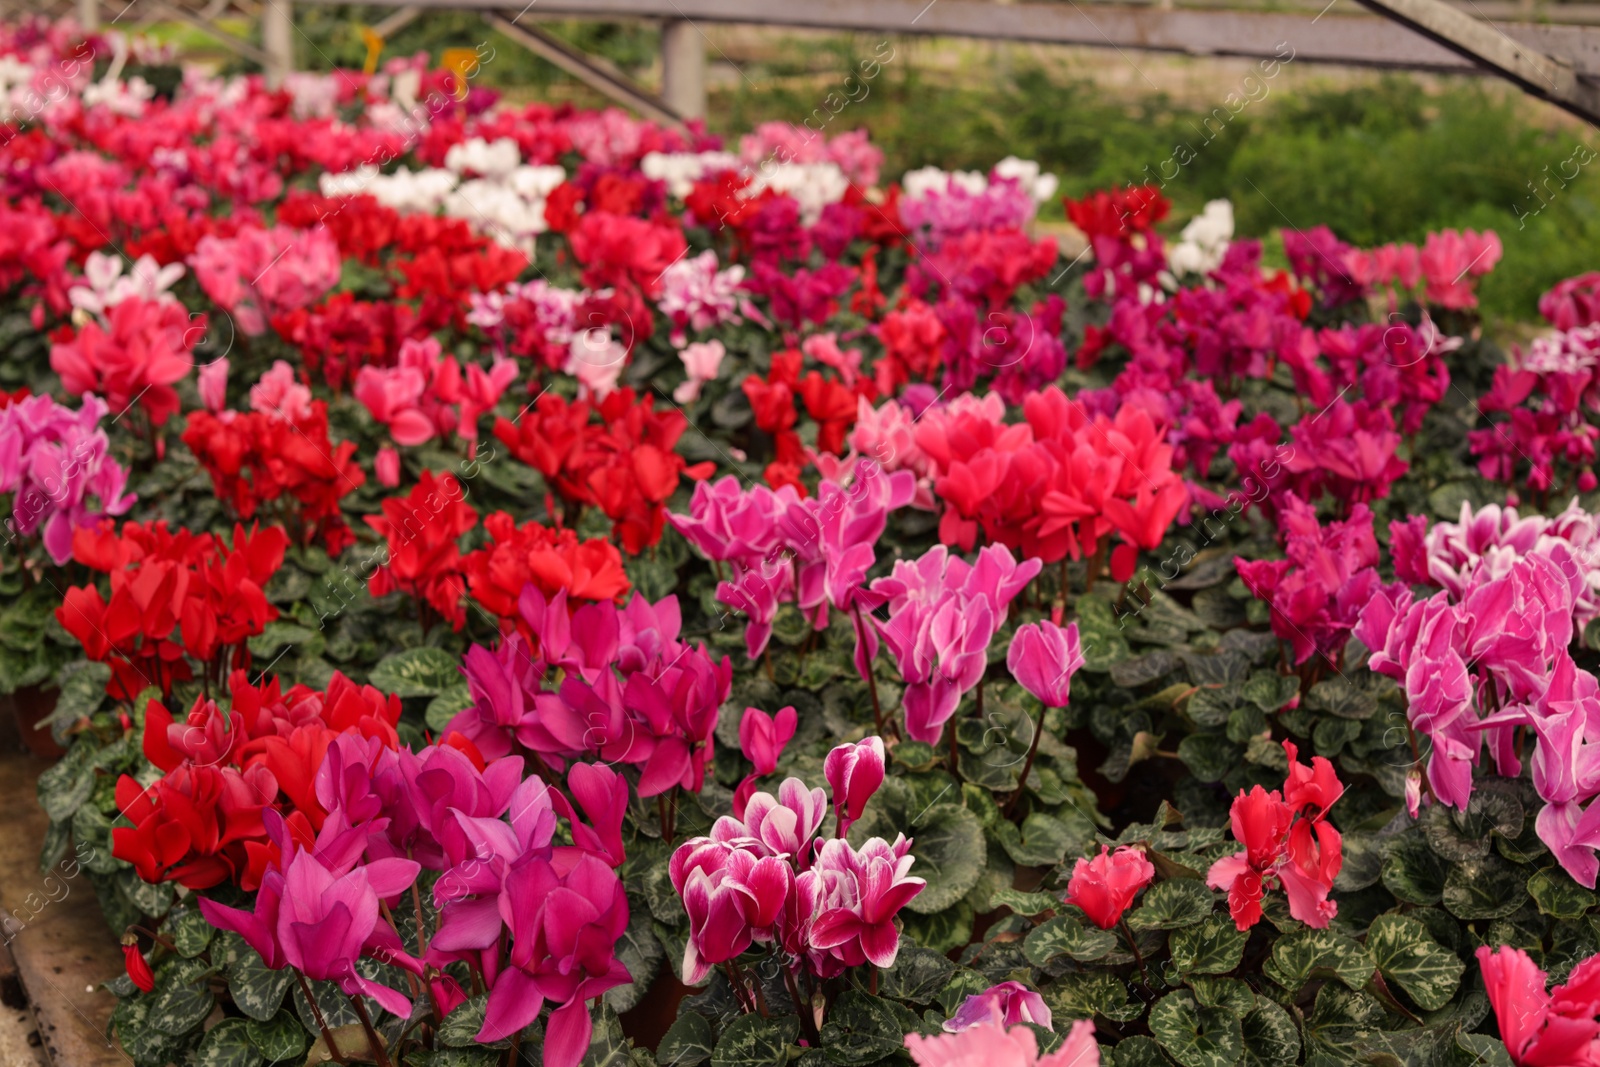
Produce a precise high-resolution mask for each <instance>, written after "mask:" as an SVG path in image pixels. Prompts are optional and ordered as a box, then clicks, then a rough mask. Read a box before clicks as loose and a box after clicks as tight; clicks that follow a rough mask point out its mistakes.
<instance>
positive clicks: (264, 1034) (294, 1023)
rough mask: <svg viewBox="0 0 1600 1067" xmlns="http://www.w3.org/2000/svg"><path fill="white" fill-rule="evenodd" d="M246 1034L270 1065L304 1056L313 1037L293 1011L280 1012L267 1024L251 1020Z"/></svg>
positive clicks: (248, 1022) (246, 1026)
mask: <svg viewBox="0 0 1600 1067" xmlns="http://www.w3.org/2000/svg"><path fill="white" fill-rule="evenodd" d="M245 1033H246V1034H247V1035H248V1036H249V1038H250V1043H251V1044H252V1045H254V1046H255V1047H256V1049H257V1051H259V1052H260V1053H261V1055H262V1057H263V1058H265V1059H266V1061H267V1062H268V1063H287V1062H289V1061H291V1060H294V1059H297V1058H298V1057H300V1056H303V1055H304V1054H305V1051H306V1046H308V1045H310V1044H311V1035H310V1034H308V1033H306V1028H305V1027H303V1026H301V1025H300V1020H299V1019H298V1018H296V1017H295V1014H294V1012H292V1011H280V1012H279V1013H278V1014H276V1015H274V1016H273V1017H272V1018H271V1019H268V1020H267V1021H266V1022H262V1021H261V1020H259V1019H250V1020H248V1021H247V1022H246V1023H245Z"/></svg>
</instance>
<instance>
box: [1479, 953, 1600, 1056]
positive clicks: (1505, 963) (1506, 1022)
mask: <svg viewBox="0 0 1600 1067" xmlns="http://www.w3.org/2000/svg"><path fill="white" fill-rule="evenodd" d="M1477 955H1478V966H1479V967H1481V968H1483V983H1484V986H1485V988H1486V991H1487V992H1488V994H1489V1003H1490V1004H1491V1005H1492V1006H1493V1007H1494V1014H1495V1020H1496V1021H1497V1022H1498V1023H1499V1026H1500V1040H1501V1041H1502V1042H1504V1043H1505V1046H1506V1052H1508V1053H1509V1054H1510V1056H1511V1062H1512V1063H1514V1064H1516V1065H1517V1067H1550V1065H1555V1064H1560V1065H1561V1067H1596V1065H1600V1022H1597V1021H1596V1019H1595V1015H1596V1014H1597V1012H1600V1003H1597V993H1600V985H1597V982H1600V956H1591V957H1589V958H1588V959H1586V960H1584V961H1583V962H1582V963H1580V964H1578V965H1577V966H1576V967H1574V968H1573V969H1572V974H1571V975H1570V976H1569V977H1568V979H1567V982H1566V984H1565V985H1559V986H1557V987H1556V988H1555V989H1552V990H1550V991H1549V992H1546V991H1545V973H1544V971H1542V970H1540V969H1539V967H1538V966H1537V965H1536V964H1535V963H1534V962H1533V960H1532V959H1530V958H1529V956H1528V954H1527V953H1526V952H1524V951H1522V949H1520V948H1511V947H1510V946H1508V945H1502V946H1501V947H1499V948H1498V949H1491V948H1490V947H1489V946H1488V945H1480V946H1479V947H1478V953H1477Z"/></svg>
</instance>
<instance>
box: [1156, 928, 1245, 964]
mask: <svg viewBox="0 0 1600 1067" xmlns="http://www.w3.org/2000/svg"><path fill="white" fill-rule="evenodd" d="M1249 938H1250V935H1249V934H1247V933H1246V932H1245V931H1243V930H1240V929H1239V928H1238V927H1237V926H1235V925H1234V922H1233V919H1232V918H1230V917H1229V916H1227V915H1220V914H1218V915H1210V916H1207V918H1206V920H1205V921H1204V922H1202V923H1199V924H1198V925H1195V926H1186V927H1184V928H1183V929H1181V930H1174V931H1173V933H1172V938H1171V945H1172V964H1173V966H1174V967H1177V968H1178V970H1179V971H1181V972H1183V973H1184V974H1227V973H1228V972H1229V971H1231V970H1233V969H1234V968H1235V967H1237V966H1239V961H1240V959H1241V958H1243V956H1244V943H1245V942H1246V941H1248V940H1249Z"/></svg>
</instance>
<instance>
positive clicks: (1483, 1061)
mask: <svg viewBox="0 0 1600 1067" xmlns="http://www.w3.org/2000/svg"><path fill="white" fill-rule="evenodd" d="M1595 621H1596V622H1600V619H1597V620H1595ZM1589 625H1590V627H1593V626H1594V623H1593V622H1591V623H1590V624H1589ZM1456 1047H1457V1048H1459V1049H1460V1050H1461V1051H1462V1052H1464V1053H1466V1059H1465V1060H1464V1061H1463V1062H1464V1063H1465V1064H1469V1065H1470V1067H1512V1063H1511V1054H1510V1053H1509V1052H1507V1051H1506V1046H1505V1043H1504V1042H1502V1041H1501V1040H1500V1039H1499V1038H1497V1037H1490V1036H1489V1035H1488V1034H1457V1035H1456Z"/></svg>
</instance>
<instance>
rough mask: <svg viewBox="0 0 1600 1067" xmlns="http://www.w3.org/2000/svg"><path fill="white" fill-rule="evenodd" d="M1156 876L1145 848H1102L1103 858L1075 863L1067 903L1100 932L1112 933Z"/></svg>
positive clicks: (1068, 885) (1068, 888)
mask: <svg viewBox="0 0 1600 1067" xmlns="http://www.w3.org/2000/svg"><path fill="white" fill-rule="evenodd" d="M1155 876H1156V869H1155V866H1154V865H1153V864H1151V862H1150V860H1149V858H1148V857H1147V856H1146V855H1145V854H1144V850H1143V849H1137V848H1134V847H1132V846H1131V845H1123V846H1122V847H1121V848H1118V849H1117V850H1116V851H1115V852H1113V851H1111V848H1110V846H1109V845H1101V846H1100V855H1098V856H1096V857H1094V858H1093V859H1082V858H1080V859H1079V860H1078V862H1077V863H1075V864H1073V867H1072V878H1071V880H1070V881H1068V882H1067V898H1066V899H1067V903H1068V904H1071V905H1074V906H1075V907H1078V908H1081V909H1082V910H1083V913H1084V915H1085V916H1087V917H1088V919H1089V921H1090V922H1092V923H1094V924H1095V925H1096V926H1098V927H1100V929H1102V930H1109V929H1111V928H1112V927H1113V926H1115V925H1117V923H1119V922H1121V921H1122V915H1123V913H1124V912H1126V911H1127V910H1128V906H1129V905H1130V904H1132V903H1133V898H1134V897H1136V896H1138V895H1139V891H1140V890H1141V889H1143V888H1144V887H1145V886H1147V885H1149V884H1150V880H1151V879H1153V878H1154V877H1155Z"/></svg>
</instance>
